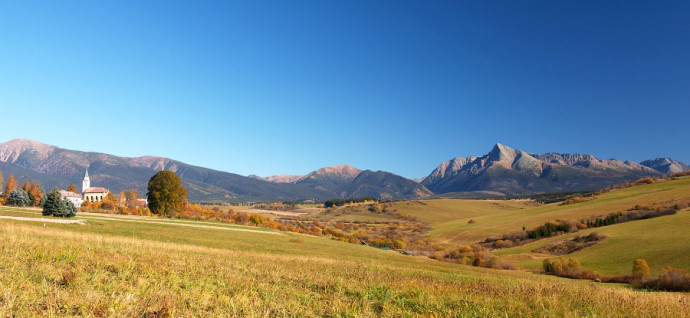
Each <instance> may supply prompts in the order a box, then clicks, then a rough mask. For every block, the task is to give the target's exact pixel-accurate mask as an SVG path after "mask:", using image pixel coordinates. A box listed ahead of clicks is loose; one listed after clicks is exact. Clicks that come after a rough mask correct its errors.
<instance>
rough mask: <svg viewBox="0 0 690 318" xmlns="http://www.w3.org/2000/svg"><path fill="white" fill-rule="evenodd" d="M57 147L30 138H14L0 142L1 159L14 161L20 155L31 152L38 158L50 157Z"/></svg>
mask: <svg viewBox="0 0 690 318" xmlns="http://www.w3.org/2000/svg"><path fill="white" fill-rule="evenodd" d="M55 148H56V147H54V146H51V145H46V144H44V143H40V142H38V141H34V140H29V139H12V140H10V141H8V142H5V143H2V144H0V161H3V162H8V163H14V162H16V161H17V160H18V159H19V158H20V156H22V155H23V154H25V153H27V152H30V153H31V156H32V157H34V158H35V159H37V160H44V159H46V158H48V157H49V156H50V155H51V154H52V153H53V151H54V150H55Z"/></svg>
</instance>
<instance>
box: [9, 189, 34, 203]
mask: <svg viewBox="0 0 690 318" xmlns="http://www.w3.org/2000/svg"><path fill="white" fill-rule="evenodd" d="M5 204H7V205H12V206H27V205H31V200H30V199H29V195H28V194H27V193H26V191H24V190H12V191H10V194H9V196H8V197H7V202H6V203H5Z"/></svg>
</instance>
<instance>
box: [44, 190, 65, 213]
mask: <svg viewBox="0 0 690 318" xmlns="http://www.w3.org/2000/svg"><path fill="white" fill-rule="evenodd" d="M61 201H62V196H61V195H60V192H58V188H57V187H55V188H53V191H50V193H48V195H47V197H46V202H45V203H44V204H43V215H44V216H51V215H60V207H61V206H62V202H61Z"/></svg>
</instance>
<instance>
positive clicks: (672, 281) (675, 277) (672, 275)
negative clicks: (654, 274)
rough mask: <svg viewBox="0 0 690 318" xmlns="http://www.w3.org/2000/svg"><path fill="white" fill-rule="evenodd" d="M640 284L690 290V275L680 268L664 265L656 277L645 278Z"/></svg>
mask: <svg viewBox="0 0 690 318" xmlns="http://www.w3.org/2000/svg"><path fill="white" fill-rule="evenodd" d="M642 286H644V287H647V288H652V289H658V290H667V291H687V292H690V275H688V274H686V273H685V271H684V270H682V269H673V268H671V267H670V266H666V267H664V269H663V270H662V272H661V275H659V277H658V278H653V279H648V280H645V281H644V282H643V283H642Z"/></svg>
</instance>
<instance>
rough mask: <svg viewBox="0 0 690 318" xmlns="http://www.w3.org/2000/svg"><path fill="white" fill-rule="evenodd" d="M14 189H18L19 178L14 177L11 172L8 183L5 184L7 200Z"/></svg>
mask: <svg viewBox="0 0 690 318" xmlns="http://www.w3.org/2000/svg"><path fill="white" fill-rule="evenodd" d="M12 190H17V180H15V179H14V176H13V175H11V174H10V176H9V177H8V178H7V184H5V200H7V198H8V197H9V196H10V192H12Z"/></svg>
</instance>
